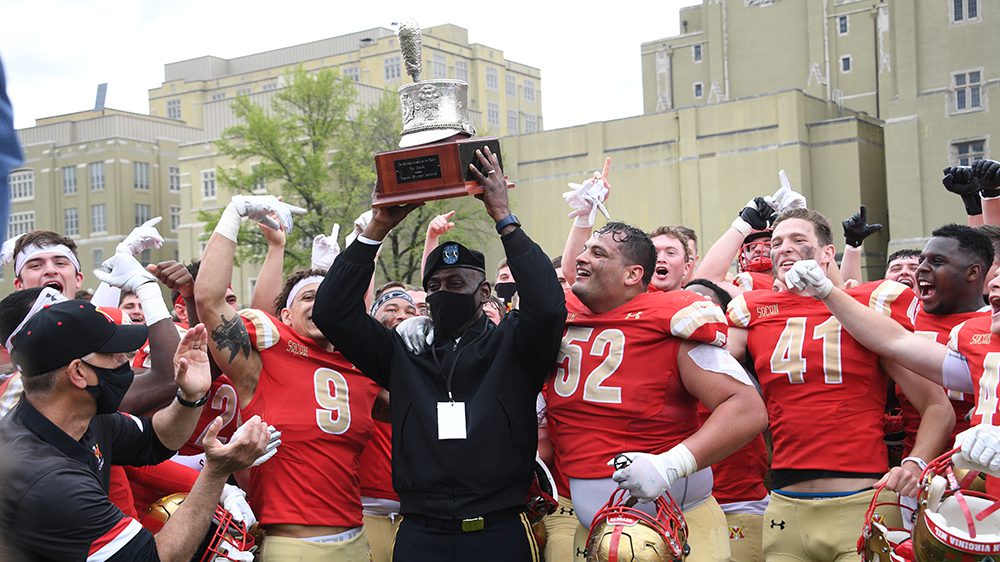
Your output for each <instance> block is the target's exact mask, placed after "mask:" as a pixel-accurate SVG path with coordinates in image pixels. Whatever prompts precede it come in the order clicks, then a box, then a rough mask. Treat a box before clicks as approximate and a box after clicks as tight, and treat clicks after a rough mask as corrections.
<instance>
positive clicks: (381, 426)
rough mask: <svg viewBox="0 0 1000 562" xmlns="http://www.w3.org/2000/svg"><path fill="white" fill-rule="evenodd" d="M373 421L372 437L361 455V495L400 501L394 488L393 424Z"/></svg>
mask: <svg viewBox="0 0 1000 562" xmlns="http://www.w3.org/2000/svg"><path fill="white" fill-rule="evenodd" d="M372 421H373V423H372V437H371V439H370V440H369V441H368V444H367V445H365V450H364V452H362V453H361V495H362V496H367V497H369V498H381V499H386V500H396V501H399V495H398V494H396V490H394V489H393V487H392V424H391V423H386V422H381V421H375V420H372Z"/></svg>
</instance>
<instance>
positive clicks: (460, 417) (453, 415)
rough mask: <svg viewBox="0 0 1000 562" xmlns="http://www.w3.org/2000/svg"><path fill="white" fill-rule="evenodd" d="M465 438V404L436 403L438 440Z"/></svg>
mask: <svg viewBox="0 0 1000 562" xmlns="http://www.w3.org/2000/svg"><path fill="white" fill-rule="evenodd" d="M465 438H466V436H465V402H438V439H465Z"/></svg>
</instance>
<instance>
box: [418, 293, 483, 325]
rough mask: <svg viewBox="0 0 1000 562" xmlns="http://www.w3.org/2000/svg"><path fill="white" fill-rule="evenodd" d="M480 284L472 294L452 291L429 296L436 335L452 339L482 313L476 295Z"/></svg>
mask: <svg viewBox="0 0 1000 562" xmlns="http://www.w3.org/2000/svg"><path fill="white" fill-rule="evenodd" d="M482 286H483V284H482V283H480V284H479V285H478V286H476V290H475V291H472V292H471V293H453V292H451V291H444V290H441V291H435V292H433V293H431V294H429V295H427V304H428V305H430V307H431V321H432V322H433V323H434V333H435V334H441V335H444V336H448V337H452V336H456V335H458V333H457V332H458V331H459V330H460V329H462V328H463V327H465V325H466V324H468V323H469V321H470V320H472V318H473V316H475V315H478V314H479V312H481V310H482V309H481V308H480V306H479V305H478V304H476V293H478V292H479V287H482Z"/></svg>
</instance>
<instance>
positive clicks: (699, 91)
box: [694, 82, 705, 98]
mask: <svg viewBox="0 0 1000 562" xmlns="http://www.w3.org/2000/svg"><path fill="white" fill-rule="evenodd" d="M704 93H705V87H704V86H703V85H702V83H701V82H695V83H694V97H696V98H700V97H701V96H702V95H704Z"/></svg>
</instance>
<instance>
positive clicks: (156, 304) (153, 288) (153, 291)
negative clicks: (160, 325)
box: [135, 282, 170, 326]
mask: <svg viewBox="0 0 1000 562" xmlns="http://www.w3.org/2000/svg"><path fill="white" fill-rule="evenodd" d="M135 296H137V297H139V302H140V303H142V314H143V316H145V317H146V325H147V326H152V325H153V324H156V323H157V322H159V321H160V320H163V319H164V318H170V313H169V312H167V304H166V303H165V302H163V294H162V293H160V287H159V285H158V284H157V283H155V282H150V283H143V284H142V285H139V287H138V288H136V290H135Z"/></svg>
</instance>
